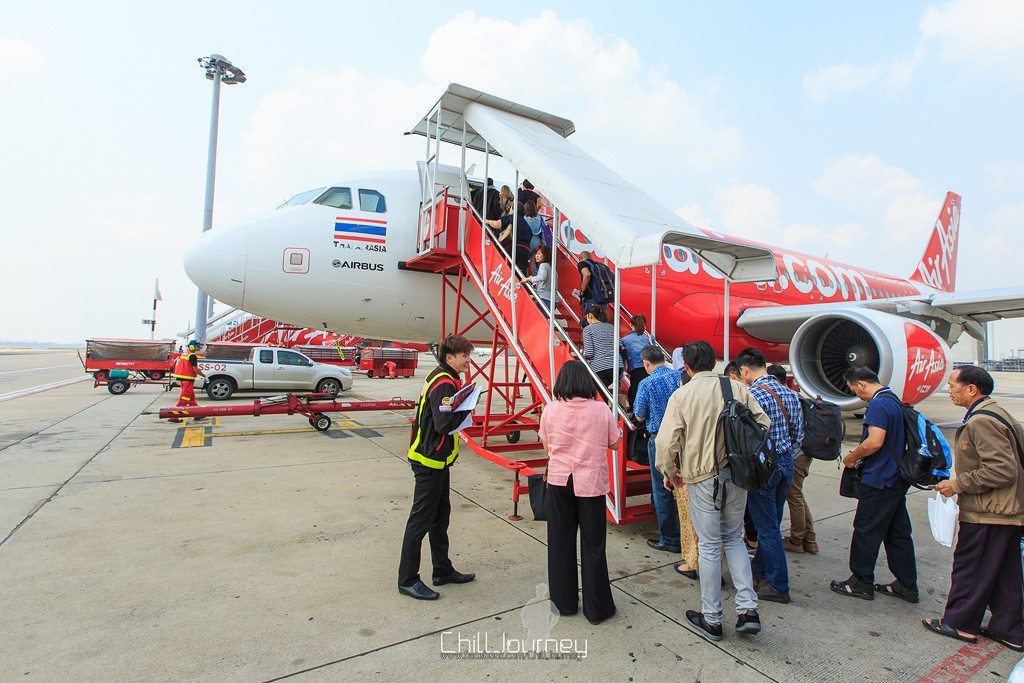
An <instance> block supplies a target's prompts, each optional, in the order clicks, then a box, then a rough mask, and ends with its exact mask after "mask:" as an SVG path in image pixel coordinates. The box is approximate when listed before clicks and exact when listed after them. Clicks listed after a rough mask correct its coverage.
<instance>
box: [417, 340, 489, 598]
mask: <svg viewBox="0 0 1024 683" xmlns="http://www.w3.org/2000/svg"><path fill="white" fill-rule="evenodd" d="M471 353H473V344H472V342H470V341H469V340H468V339H466V338H465V337H462V336H460V335H454V334H453V335H449V336H448V337H446V338H445V340H444V341H443V342H442V343H441V348H440V349H439V350H438V354H437V357H438V358H439V359H440V364H439V365H438V367H437V368H435V369H434V370H432V371H431V372H430V374H429V375H427V378H426V380H425V382H424V384H423V391H421V392H420V399H419V403H418V404H417V406H416V418H415V420H414V421H413V425H412V434H411V436H410V439H409V452H408V456H409V463H410V464H411V465H412V473H413V476H414V477H415V479H416V487H415V489H414V491H413V498H412V510H411V511H410V512H409V522H408V523H407V524H406V526H405V538H404V539H402V560H401V564H400V565H399V567H398V592H399V593H402V594H403V595H408V596H410V597H413V598H416V599H417V600H437V598H438V597H439V595H438V593H437V591H435V590H432V589H431V588H430V587H429V586H427V585H426V584H425V583H423V581H422V580H421V579H420V574H419V571H420V547H421V546H422V544H423V537H424V536H426V535H428V534H429V535H430V556H431V559H432V560H433V564H434V573H433V583H434V585H435V586H440V585H443V584H446V583H468V582H470V581H472V580H473V579H475V578H476V575H475V574H463V573H461V572H458V571H456V570H455V568H454V567H453V566H452V562H451V560H450V559H449V557H448V520H449V517H450V516H451V511H452V505H451V501H450V499H449V496H450V492H451V488H450V479H449V472H448V468H449V467H451V466H452V464H453V463H454V462H455V459H456V458H457V457H458V455H459V437H458V435H457V434H451V433H450V432H451V431H452V430H454V429H455V428H457V427H458V426H459V425H460V424H461V423H462V421H463V420H465V419H466V416H467V415H468V414H469V412H471V411H459V412H456V411H454V410H453V408H454V407H455V406H453V405H452V396H454V394H455V392H456V391H457V390H458V389H459V379H458V377H459V375H460V374H461V373H463V372H465V371H466V370H467V369H468V368H469V357H470V354H471Z"/></svg>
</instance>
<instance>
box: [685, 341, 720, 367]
mask: <svg viewBox="0 0 1024 683" xmlns="http://www.w3.org/2000/svg"><path fill="white" fill-rule="evenodd" d="M683 362H684V363H686V366H687V367H688V368H690V369H691V370H693V371H694V372H711V371H712V370H714V369H715V350H714V349H713V348H711V344H708V343H707V342H706V341H695V342H690V343H689V344H687V345H686V346H684V347H683Z"/></svg>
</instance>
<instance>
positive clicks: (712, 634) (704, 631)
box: [686, 609, 722, 642]
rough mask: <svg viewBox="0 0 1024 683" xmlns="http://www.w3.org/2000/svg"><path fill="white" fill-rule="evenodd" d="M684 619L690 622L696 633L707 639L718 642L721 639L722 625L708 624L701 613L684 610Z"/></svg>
mask: <svg viewBox="0 0 1024 683" xmlns="http://www.w3.org/2000/svg"><path fill="white" fill-rule="evenodd" d="M686 620H687V621H688V622H690V625H691V626H693V627H694V628H695V629H697V632H698V633H700V634H701V635H702V636H704V637H705V638H707V639H708V640H714V641H715V642H718V641H719V640H721V639H722V625H721V624H709V623H708V622H707V619H705V618H704V614H703V613H701V612H697V611H695V610H692V609H688V610H686Z"/></svg>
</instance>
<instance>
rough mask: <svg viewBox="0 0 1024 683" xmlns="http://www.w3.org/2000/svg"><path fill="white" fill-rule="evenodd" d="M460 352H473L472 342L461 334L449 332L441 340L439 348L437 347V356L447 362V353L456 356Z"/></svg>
mask: <svg viewBox="0 0 1024 683" xmlns="http://www.w3.org/2000/svg"><path fill="white" fill-rule="evenodd" d="M460 353H465V354H470V353H473V342H471V341H469V340H468V339H466V338H465V337H463V336H462V335H461V334H449V335H448V336H447V337H445V338H444V341H442V342H441V348H440V349H438V353H437V355H438V357H439V358H440V359H441V360H442V361H444V362H445V363H447V362H448V354H451V355H453V356H457V355H458V354H460Z"/></svg>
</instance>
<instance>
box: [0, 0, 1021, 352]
mask: <svg viewBox="0 0 1024 683" xmlns="http://www.w3.org/2000/svg"><path fill="white" fill-rule="evenodd" d="M1022 7H1024V4H1021V3H1013V2H1004V1H995V0H993V1H992V2H968V1H966V0H961V1H955V2H946V3H861V4H858V5H857V6H856V7H855V8H854V7H845V6H841V5H838V4H835V3H809V2H808V3H778V6H768V5H767V4H763V5H757V4H754V3H703V4H696V3H636V4H635V5H633V6H631V11H629V12H624V11H623V6H622V4H621V3H583V2H563V3H559V4H558V6H557V9H554V10H552V9H551V6H550V5H546V4H542V3H535V2H520V3H516V4H515V5H514V6H513V5H509V4H507V3H501V4H498V3H493V4H479V5H467V4H465V3H454V2H437V3H429V4H422V3H337V2H335V3H328V2H322V3H304V4H303V5H301V8H300V9H296V6H294V5H291V6H288V5H284V4H283V3H269V2H266V3H202V4H201V3H175V4H174V7H173V9H168V8H166V6H154V5H148V4H143V3H113V2H93V3H89V4H88V5H86V4H82V3H71V2H65V3H52V2H51V3H19V4H17V5H11V4H8V5H7V6H5V8H4V9H2V10H0V127H2V128H0V130H3V133H2V135H3V140H4V144H3V149H4V155H3V156H4V161H5V163H3V164H0V187H2V188H3V196H4V198H5V201H3V202H0V234H2V237H3V243H4V245H5V247H6V248H5V252H6V253H8V254H13V255H14V256H13V258H11V257H9V259H7V266H6V267H5V268H4V269H3V270H2V274H0V284H2V285H3V286H4V291H7V292H10V291H17V292H20V295H19V296H17V297H15V298H14V301H13V302H12V304H11V307H12V309H13V311H12V313H11V314H9V315H6V316H4V321H5V325H4V328H3V329H0V338H7V339H12V338H18V339H46V340H78V339H82V338H84V337H86V336H136V335H141V334H142V333H143V332H144V330H143V328H142V326H141V325H140V324H139V319H141V318H143V317H147V315H148V308H149V299H150V296H151V287H152V281H153V278H155V277H157V276H159V277H160V278H161V285H162V287H161V289H162V291H163V295H164V299H165V300H164V302H163V304H162V305H161V310H160V322H161V324H160V328H159V329H160V331H161V332H162V333H164V334H167V335H170V334H173V333H175V332H177V331H179V330H181V329H184V327H185V326H186V323H187V321H188V319H189V318H190V317H191V315H192V309H193V307H194V288H193V287H192V286H191V285H190V283H189V282H188V280H187V278H185V276H184V274H183V272H182V269H181V265H180V257H181V253H182V252H183V250H184V248H185V246H186V245H187V243H188V240H189V239H191V238H192V237H193V236H194V235H195V234H196V233H197V232H198V230H199V225H200V221H201V217H202V200H203V194H202V193H203V181H204V179H203V173H204V168H205V150H206V135H207V124H208V112H209V84H208V83H207V81H205V80H204V79H203V78H202V73H201V71H200V69H199V67H198V66H197V65H196V62H195V58H196V57H199V56H202V55H205V54H209V53H211V52H219V53H221V54H224V55H225V56H227V57H228V58H229V59H231V60H233V61H235V62H236V63H237V64H239V65H240V66H242V67H243V68H244V69H245V70H246V72H247V73H248V74H249V77H250V80H249V82H248V83H246V84H245V85H242V86H235V87H231V88H227V89H225V92H224V97H223V108H222V118H221V125H222V128H221V147H220V157H219V168H218V170H219V173H218V186H217V204H216V208H215V221H217V222H221V221H224V220H229V219H232V218H237V217H239V216H244V215H245V214H247V213H251V212H254V211H258V210H262V209H265V208H268V207H270V206H273V205H275V204H276V203H277V202H278V201H279V200H280V199H281V198H284V197H286V196H290V195H291V194H294V193H295V192H298V191H300V190H303V189H307V188H309V187H313V186H317V185H322V184H324V182H327V179H328V178H329V177H332V176H334V177H337V176H339V175H344V174H345V173H349V172H351V171H354V170H357V169H366V168H411V167H412V164H413V163H414V162H415V160H416V159H417V158H418V156H419V154H420V153H421V144H420V142H419V141H418V139H417V141H412V140H409V139H406V138H403V137H402V135H401V133H402V132H404V131H405V130H407V129H408V127H410V126H411V125H412V124H413V123H414V122H415V121H416V119H417V118H418V117H419V116H420V115H421V114H423V113H424V112H425V111H426V109H427V108H428V107H429V106H430V104H431V103H432V102H433V100H434V99H435V98H436V97H437V96H438V95H439V94H440V92H441V90H442V89H443V86H444V84H446V83H447V82H449V81H459V82H463V83H465V84H467V85H470V86H473V87H477V88H480V89H482V90H488V91H491V92H494V93H495V94H498V95H501V96H504V97H508V98H510V99H515V100H518V101H522V102H524V103H526V104H530V105H533V106H536V107H538V108H542V109H547V110H550V111H553V112H555V113H558V114H562V115H566V116H569V117H570V118H572V119H573V120H574V121H575V123H576V127H577V130H578V133H577V134H576V135H575V136H574V140H575V142H576V144H578V145H580V146H582V147H584V148H585V149H587V150H588V151H590V152H591V153H593V154H594V155H595V156H598V157H599V158H601V159H602V160H604V161H605V162H606V163H608V164H609V165H610V166H612V168H614V169H615V170H617V171H618V172H620V173H621V174H622V175H624V176H625V177H627V178H629V179H630V180H633V181H634V182H636V183H637V184H639V185H641V186H642V187H644V188H645V189H647V190H648V191H649V192H651V194H653V195H654V196H655V197H657V198H658V199H660V200H661V201H662V202H664V203H665V204H666V205H667V206H669V207H670V208H672V209H674V210H679V211H680V213H681V214H682V215H684V216H685V217H686V218H688V219H689V220H691V221H693V222H695V223H697V224H701V225H706V226H708V227H714V228H717V229H724V230H726V231H727V232H731V233H734V234H739V235H744V236H748V237H755V238H758V239H762V240H764V241H766V242H769V243H774V244H782V245H785V246H788V247H792V248H796V249H800V250H802V251H807V252H810V253H813V254H825V253H826V252H827V253H828V254H829V256H830V257H832V258H840V259H842V260H845V261H847V262H850V263H854V264H858V265H865V266H870V267H876V268H878V269H881V270H887V271H890V272H893V273H895V274H900V275H903V274H909V272H910V270H911V269H912V268H913V266H914V264H915V263H916V261H917V258H918V257H919V255H920V252H921V251H922V250H923V247H924V244H925V240H926V238H927V235H928V233H929V232H930V225H931V223H932V222H933V221H934V218H935V214H936V213H937V211H938V209H939V206H940V203H941V199H942V197H943V196H944V194H945V192H946V190H947V189H952V190H955V191H957V192H959V193H960V194H962V195H963V197H964V203H963V219H962V231H961V235H962V239H961V248H960V268H959V270H960V273H959V282H958V285H959V288H961V289H968V288H986V287H1004V286H1018V285H1021V284H1024V283H1022V281H1021V277H1020V275H1019V270H1018V267H1017V263H1016V261H1017V257H1016V254H1017V252H1018V251H1019V249H1017V248H1016V246H1015V240H1016V239H1017V236H1018V235H1019V234H1020V230H1019V226H1020V218H1019V217H1020V214H1021V211H1022V210H1024V143H1022V139H1021V135H1020V133H1019V123H1018V121H1017V119H1018V118H1019V112H1021V111H1022V110H1024V107H1022V104H1024V101H1022V99H1024V98H1022V95H1024V93H1022V86H1024V76H1022V74H1024V48H1022V47H1021V46H1024V10H1022V9H1021V8H1022ZM996 344H997V346H998V347H999V349H1000V351H1001V352H1006V351H1007V350H1008V349H1009V348H1011V347H1014V348H1016V347H1019V346H1024V327H1022V326H1020V325H1017V324H1016V323H1006V324H1001V325H1000V326H999V327H998V328H997V329H996Z"/></svg>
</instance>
